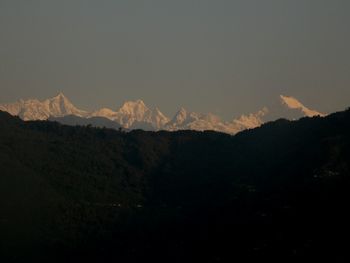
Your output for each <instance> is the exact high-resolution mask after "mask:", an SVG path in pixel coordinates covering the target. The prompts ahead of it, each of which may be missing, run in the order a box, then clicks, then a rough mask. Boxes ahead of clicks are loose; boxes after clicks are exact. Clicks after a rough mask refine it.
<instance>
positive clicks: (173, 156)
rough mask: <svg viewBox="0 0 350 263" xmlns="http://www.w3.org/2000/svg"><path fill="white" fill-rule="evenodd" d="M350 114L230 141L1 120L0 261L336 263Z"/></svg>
mask: <svg viewBox="0 0 350 263" xmlns="http://www.w3.org/2000/svg"><path fill="white" fill-rule="evenodd" d="M349 134H350V110H347V111H344V112H339V113H335V114H332V115H329V116H327V117H325V118H321V117H314V118H303V119H301V120H299V121H287V120H283V119H281V120H277V121H275V122H270V123H267V124H265V125H263V126H262V127H260V128H258V129H253V130H248V131H245V132H242V133H239V134H238V135H236V136H230V135H227V134H222V133H216V132H210V131H208V132H195V131H178V132H165V131H160V132H145V131H141V130H136V131H131V132H124V131H121V130H120V131H116V130H111V129H106V128H93V127H83V126H76V127H71V126H64V125H61V124H58V123H55V122H49V121H37V122H23V121H21V120H20V119H18V118H16V117H12V116H10V115H8V114H7V113H3V112H0V257H2V258H3V259H4V260H5V261H3V262H31V261H33V262H55V261H57V262H70V261H72V262H80V261H81V262H84V261H85V262H90V261H91V262H104V261H107V260H110V261H111V262H116V261H121V262H135V261H138V260H146V261H147V262H148V261H150V262H152V261H153V262H164V261H165V262H197V261H206V262H233V261H236V262H237V261H238V262H247V261H255V260H262V259H269V260H270V261H276V262H310V261H312V262H313V261H316V260H317V261H320V260H322V261H324V260H328V261H331V262H347V259H348V257H347V250H346V249H347V247H346V243H344V242H343V241H342V240H343V238H346V237H347V236H348V235H349V229H348V222H349V219H350V218H349V216H348V215H347V206H348V200H349V195H350V192H349V190H348V189H349V187H350V180H349V178H350V177H349V176H350V170H349V165H350V150H349V149H350V136H349Z"/></svg>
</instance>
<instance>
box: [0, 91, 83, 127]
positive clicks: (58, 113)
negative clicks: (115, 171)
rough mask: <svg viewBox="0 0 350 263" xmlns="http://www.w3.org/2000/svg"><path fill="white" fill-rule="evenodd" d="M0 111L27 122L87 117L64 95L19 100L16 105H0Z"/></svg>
mask: <svg viewBox="0 0 350 263" xmlns="http://www.w3.org/2000/svg"><path fill="white" fill-rule="evenodd" d="M0 110H2V111H7V112H9V113H10V114H12V115H16V116H19V117H20V118H21V119H23V120H25V121H27V120H46V119H48V118H49V117H50V116H51V117H63V116H66V115H76V116H79V117H86V116H87V114H88V113H87V112H86V111H83V110H79V109H77V108H76V107H75V106H74V105H73V104H72V103H71V102H70V101H69V100H68V99H67V98H66V97H65V96H64V95H63V94H62V93H59V94H58V95H57V96H55V97H53V98H51V99H47V100H44V101H39V100H37V99H28V100H19V101H17V102H15V103H10V104H0Z"/></svg>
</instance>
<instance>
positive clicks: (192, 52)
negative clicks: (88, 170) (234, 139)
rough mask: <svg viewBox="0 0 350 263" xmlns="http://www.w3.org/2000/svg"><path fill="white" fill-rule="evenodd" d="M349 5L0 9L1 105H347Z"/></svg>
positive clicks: (100, 1)
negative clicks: (286, 101) (61, 97)
mask: <svg viewBox="0 0 350 263" xmlns="http://www.w3.org/2000/svg"><path fill="white" fill-rule="evenodd" d="M349 14H350V1H349V0H290V1H289V0H238V1H234V0H222V1H220V0H211V1H209V0H198V1H192V0H173V1H167V0H157V1H156V0H154V1H152V0H140V1H134V0H125V1H118V0H94V1H92V0H68V1H65V0H55V1H53V0H41V1H39V0H31V1H29V0H23V1H19V0H0V103H2V102H11V101H14V100H17V99H19V98H28V97H36V98H39V99H44V98H47V97H52V96H54V95H56V93H57V92H59V91H62V92H63V93H65V94H66V95H67V97H69V98H70V99H71V100H72V101H73V102H74V104H76V105H77V106H78V107H80V108H83V109H87V110H92V109H96V108H99V107H101V106H108V107H111V108H113V109H116V108H117V107H119V106H120V104H121V103H122V102H123V101H125V100H130V99H138V98H140V99H143V100H144V101H145V102H146V103H147V104H149V105H151V106H158V107H159V108H160V109H161V110H162V111H163V112H165V113H166V114H169V115H171V114H173V113H175V111H176V110H177V109H178V107H179V106H184V107H185V108H188V109H190V110H194V111H198V112H214V113H218V114H220V115H221V116H223V117H225V118H231V117H233V116H237V115H239V114H240V113H249V112H253V111H256V110H258V109H260V108H262V107H263V106H268V105H270V104H273V103H275V102H276V101H277V100H278V95H280V94H285V95H291V96H295V97H296V98H298V99H299V100H301V101H302V102H303V103H304V104H305V105H307V106H308V107H310V108H315V109H317V110H319V111H322V112H331V111H335V110H339V109H344V108H345V107H347V106H350V15H349Z"/></svg>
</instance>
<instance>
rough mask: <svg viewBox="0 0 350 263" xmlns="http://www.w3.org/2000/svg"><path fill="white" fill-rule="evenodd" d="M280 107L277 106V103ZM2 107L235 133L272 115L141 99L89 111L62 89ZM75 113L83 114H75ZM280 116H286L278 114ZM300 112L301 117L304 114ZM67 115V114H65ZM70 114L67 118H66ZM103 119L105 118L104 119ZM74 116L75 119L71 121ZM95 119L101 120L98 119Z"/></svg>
mask: <svg viewBox="0 0 350 263" xmlns="http://www.w3.org/2000/svg"><path fill="white" fill-rule="evenodd" d="M280 99H281V102H280V106H279V107H283V108H282V109H279V110H278V112H277V114H280V113H281V112H283V111H288V113H290V112H293V114H294V113H298V114H299V115H300V114H302V115H301V116H310V117H311V116H317V115H319V116H324V114H322V113H319V112H317V111H315V110H310V109H309V108H307V107H306V106H304V105H303V104H301V103H300V102H299V101H298V100H297V99H295V98H293V97H287V96H282V95H281V96H280ZM277 108H278V107H277ZM0 110H2V111H7V112H9V113H10V114H12V115H17V116H19V117H20V118H22V119H23V120H47V119H51V120H52V119H54V120H55V121H58V122H60V121H61V122H62V123H63V124H65V123H77V120H79V123H85V121H84V120H81V118H84V119H86V121H87V122H89V124H92V125H93V126H101V125H103V124H104V123H108V124H109V125H108V127H114V125H111V123H110V121H112V122H114V123H116V124H117V125H116V126H115V127H120V126H121V127H123V128H125V129H128V130H131V129H144V130H153V131H155V130H168V131H176V130H197V131H205V130H213V131H219V132H225V133H229V134H236V133H237V132H240V131H242V130H245V129H252V128H255V127H258V126H260V125H262V124H263V123H264V118H265V117H266V115H267V114H268V116H270V115H272V114H273V113H271V112H270V111H269V110H268V109H267V108H263V109H262V110H260V111H258V112H256V113H251V114H248V115H241V116H240V117H239V118H236V119H233V120H231V121H223V120H222V119H221V118H220V117H219V116H217V115H214V114H211V113H208V114H201V113H196V112H189V111H187V110H186V109H184V108H181V109H180V110H179V111H178V112H177V113H176V114H175V116H174V117H173V118H171V119H170V118H168V117H167V116H165V115H164V114H163V113H162V112H161V111H160V110H159V109H158V108H153V109H152V108H149V107H147V106H146V104H145V103H144V102H143V101H142V100H136V101H126V102H125V103H124V104H123V105H122V106H121V107H120V108H119V109H117V110H116V111H114V110H112V109H108V108H102V109H99V110H97V111H94V112H87V111H84V110H80V109H78V108H76V107H75V106H74V105H73V104H72V103H71V102H70V101H69V99H67V98H66V97H65V96H64V95H63V94H62V93H60V94H58V95H57V96H55V97H53V98H51V99H47V100H44V101H39V100H37V99H29V100H19V101H17V102H15V103H10V104H0ZM74 116H77V117H80V119H79V118H75V119H74ZM277 116H278V117H285V116H283V115H282V116H280V115H277ZM301 116H300V117H301ZM62 117H65V118H62ZM67 118H68V120H67ZM103 119H104V120H103ZM72 120H73V121H74V122H72ZM95 120H98V122H96V123H95Z"/></svg>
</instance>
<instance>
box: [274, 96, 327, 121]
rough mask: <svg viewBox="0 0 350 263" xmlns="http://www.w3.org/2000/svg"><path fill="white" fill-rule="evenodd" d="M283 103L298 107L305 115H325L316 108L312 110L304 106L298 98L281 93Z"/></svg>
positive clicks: (291, 107) (292, 107) (293, 107)
mask: <svg viewBox="0 0 350 263" xmlns="http://www.w3.org/2000/svg"><path fill="white" fill-rule="evenodd" d="M280 98H281V101H282V104H283V105H285V106H287V107H288V108H289V109H297V110H300V111H301V112H302V113H303V114H304V116H307V117H313V116H325V114H323V113H320V112H318V111H315V110H311V109H309V108H307V107H306V106H304V105H303V104H302V103H301V102H300V101H298V100H297V99H296V98H293V97H289V96H283V95H280Z"/></svg>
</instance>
